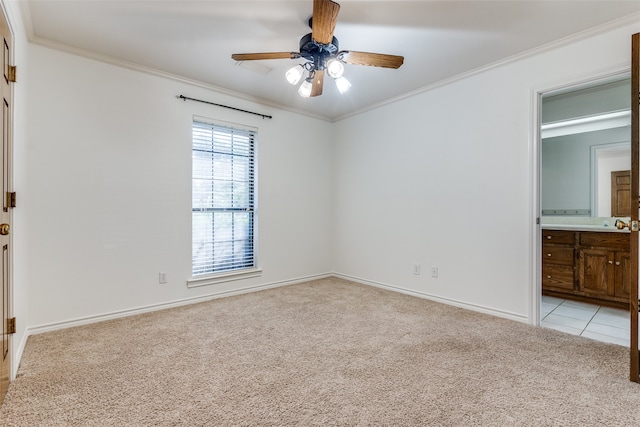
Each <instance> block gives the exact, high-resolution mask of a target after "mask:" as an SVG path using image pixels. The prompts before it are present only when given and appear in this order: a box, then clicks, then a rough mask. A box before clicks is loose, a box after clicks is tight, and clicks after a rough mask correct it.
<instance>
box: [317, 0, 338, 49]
mask: <svg viewBox="0 0 640 427" xmlns="http://www.w3.org/2000/svg"><path fill="white" fill-rule="evenodd" d="M339 10H340V5H339V4H338V3H336V2H334V1H331V0H313V15H312V17H311V22H312V24H311V31H312V32H311V37H313V39H314V40H315V41H317V42H318V43H322V44H329V43H331V40H333V30H335V28H336V22H337V21H338V11H339Z"/></svg>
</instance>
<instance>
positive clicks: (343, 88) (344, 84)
mask: <svg viewBox="0 0 640 427" xmlns="http://www.w3.org/2000/svg"><path fill="white" fill-rule="evenodd" d="M336 87H337V88H338V91H339V92H340V93H341V94H343V93H345V92H347V91H348V90H349V88H350V87H351V82H349V80H347V79H346V78H345V77H342V76H340V77H338V78H337V79H336Z"/></svg>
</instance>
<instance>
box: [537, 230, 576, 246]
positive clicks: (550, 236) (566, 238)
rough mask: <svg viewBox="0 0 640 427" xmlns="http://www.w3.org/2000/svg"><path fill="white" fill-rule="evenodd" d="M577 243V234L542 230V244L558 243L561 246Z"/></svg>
mask: <svg viewBox="0 0 640 427" xmlns="http://www.w3.org/2000/svg"><path fill="white" fill-rule="evenodd" d="M575 242H576V233H574V232H573V231H564V230H542V243H543V244H544V243H557V244H561V245H573V244H575Z"/></svg>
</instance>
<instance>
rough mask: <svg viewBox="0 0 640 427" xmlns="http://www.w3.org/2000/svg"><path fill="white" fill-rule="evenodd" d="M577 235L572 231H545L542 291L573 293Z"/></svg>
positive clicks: (543, 236) (543, 237) (543, 235)
mask: <svg viewBox="0 0 640 427" xmlns="http://www.w3.org/2000/svg"><path fill="white" fill-rule="evenodd" d="M575 234H576V233H575V232H572V231H562V230H543V233H542V289H551V290H558V291H561V292H563V291H573V288H574V284H575Z"/></svg>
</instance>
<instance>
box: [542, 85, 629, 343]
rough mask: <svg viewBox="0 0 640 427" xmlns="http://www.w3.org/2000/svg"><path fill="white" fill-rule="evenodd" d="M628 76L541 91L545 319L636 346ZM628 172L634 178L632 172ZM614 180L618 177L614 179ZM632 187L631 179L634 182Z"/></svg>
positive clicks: (545, 323) (547, 322)
mask: <svg viewBox="0 0 640 427" xmlns="http://www.w3.org/2000/svg"><path fill="white" fill-rule="evenodd" d="M630 90H631V78H630V75H629V74H621V75H616V76H610V77H608V78H605V79H601V80H597V81H592V82H587V83H583V84H580V85H576V86H571V87H565V88H562V89H559V90H554V91H550V92H545V93H542V94H541V95H540V102H539V105H540V124H541V125H540V129H539V136H540V138H539V142H540V147H539V154H538V156H539V181H540V187H539V188H540V193H539V207H540V212H539V213H540V216H539V218H540V220H539V223H540V225H541V229H542V231H543V232H542V239H541V241H542V243H541V249H542V251H541V253H540V254H538V255H537V256H539V257H540V258H539V259H540V262H539V263H536V265H538V266H539V268H540V270H539V276H540V277H541V280H540V283H541V286H540V288H539V290H540V294H538V295H537V296H536V297H537V298H538V299H539V302H540V304H539V305H538V307H539V312H538V313H537V314H538V319H539V324H540V325H541V326H544V327H549V328H552V329H556V330H560V331H563V332H566V333H572V334H575V335H582V336H586V337H589V338H592V339H596V340H600V341H606V342H610V343H615V344H619V345H626V346H629V337H630V331H629V325H630V322H629V287H630V281H631V279H630V275H629V274H628V273H627V272H626V270H628V269H629V262H628V260H629V259H630V238H629V232H628V230H625V231H624V232H622V231H620V230H618V229H617V228H616V227H615V224H616V221H618V220H622V221H624V222H626V223H628V221H629V215H628V214H627V215H623V214H621V213H622V212H623V211H624V203H622V199H623V198H619V199H620V200H618V199H616V200H614V198H615V196H616V195H621V194H622V195H624V194H625V193H624V192H625V189H626V191H627V193H626V194H627V195H628V191H629V188H628V187H624V185H623V184H624V177H625V176H627V181H628V172H627V171H629V169H630V168H631V152H630V132H629V124H630V117H631V114H630V97H629V93H630ZM625 173H627V175H625ZM612 180H613V181H612ZM627 184H628V183H627Z"/></svg>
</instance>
